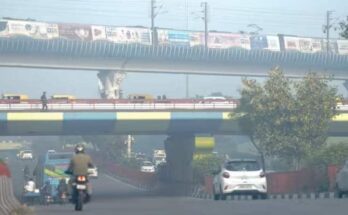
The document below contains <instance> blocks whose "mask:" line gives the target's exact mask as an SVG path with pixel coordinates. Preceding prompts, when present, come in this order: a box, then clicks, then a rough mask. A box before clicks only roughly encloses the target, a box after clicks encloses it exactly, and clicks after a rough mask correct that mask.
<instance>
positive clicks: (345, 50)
mask: <svg viewBox="0 0 348 215" xmlns="http://www.w3.org/2000/svg"><path fill="white" fill-rule="evenodd" d="M337 49H338V54H341V55H348V40H337Z"/></svg>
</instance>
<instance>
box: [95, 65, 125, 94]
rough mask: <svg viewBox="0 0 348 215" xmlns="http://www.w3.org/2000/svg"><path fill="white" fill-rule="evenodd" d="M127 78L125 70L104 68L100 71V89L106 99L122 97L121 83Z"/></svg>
mask: <svg viewBox="0 0 348 215" xmlns="http://www.w3.org/2000/svg"><path fill="white" fill-rule="evenodd" d="M124 78H125V73H124V72H117V71H110V70H102V71H99V72H98V79H99V91H100V95H101V97H102V98H104V99H119V98H121V97H122V92H121V84H122V81H123V79H124Z"/></svg>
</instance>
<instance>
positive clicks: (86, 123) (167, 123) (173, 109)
mask: <svg viewBox="0 0 348 215" xmlns="http://www.w3.org/2000/svg"><path fill="white" fill-rule="evenodd" d="M82 101H83V100H80V101H79V102H78V100H77V101H74V102H70V103H50V104H49V111H48V112H41V110H40V109H41V103H39V101H37V100H30V101H28V102H27V103H17V104H15V103H12V104H6V103H3V102H2V103H1V102H0V135H3V136H17V135H20V136H25V135H102V134H133V135H136V134H149V135H151V134H153V135H155V134H166V135H188V134H212V135H214V134H242V131H241V129H240V128H239V125H238V119H239V115H238V114H235V113H234V110H235V108H236V106H237V100H227V101H225V102H222V103H202V102H194V101H191V100H181V102H179V101H180V100H178V101H177V102H176V103H174V102H173V101H174V100H168V101H171V102H169V103H168V102H167V103H129V102H128V103H127V102H126V101H123V103H122V102H119V103H117V102H115V101H113V102H110V101H109V103H107V101H106V100H104V101H103V100H100V103H95V102H94V103H93V102H92V101H91V100H84V102H83V103H82ZM88 101H89V103H88ZM162 102H163V101H162ZM347 110H348V106H346V105H342V106H340V114H339V115H338V116H336V117H335V118H333V119H332V122H331V124H330V129H329V134H330V135H331V136H348V114H347V113H346V111H347Z"/></svg>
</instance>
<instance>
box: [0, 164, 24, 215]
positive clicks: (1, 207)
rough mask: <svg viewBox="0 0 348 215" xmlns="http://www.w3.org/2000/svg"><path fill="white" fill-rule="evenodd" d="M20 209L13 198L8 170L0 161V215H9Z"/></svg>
mask: <svg viewBox="0 0 348 215" xmlns="http://www.w3.org/2000/svg"><path fill="white" fill-rule="evenodd" d="M20 207H21V204H20V203H19V201H18V200H17V199H16V198H15V196H14V192H13V186H12V180H11V173H10V170H9V169H8V167H7V165H6V164H5V163H2V162H1V161H0V214H1V215H10V214H12V212H13V211H14V210H17V209H18V208H20Z"/></svg>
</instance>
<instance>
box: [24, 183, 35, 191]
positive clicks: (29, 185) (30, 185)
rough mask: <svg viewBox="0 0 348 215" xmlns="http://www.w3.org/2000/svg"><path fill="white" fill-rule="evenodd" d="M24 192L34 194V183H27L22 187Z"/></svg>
mask: <svg viewBox="0 0 348 215" xmlns="http://www.w3.org/2000/svg"><path fill="white" fill-rule="evenodd" d="M24 189H25V191H27V192H35V189H36V185H35V182H34V181H28V182H27V184H26V185H25V186H24Z"/></svg>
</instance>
